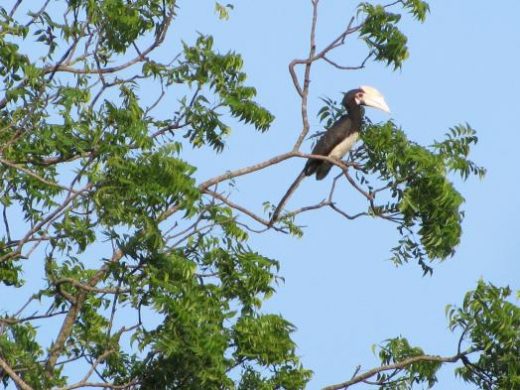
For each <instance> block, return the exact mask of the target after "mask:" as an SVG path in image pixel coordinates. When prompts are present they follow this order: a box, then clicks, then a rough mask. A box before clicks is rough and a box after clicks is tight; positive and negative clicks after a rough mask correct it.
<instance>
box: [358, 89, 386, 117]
mask: <svg viewBox="0 0 520 390" xmlns="http://www.w3.org/2000/svg"><path fill="white" fill-rule="evenodd" d="M359 89H360V90H361V91H362V92H361V96H360V97H359V98H357V97H356V101H357V103H358V104H362V105H364V106H368V107H374V108H377V109H379V110H381V111H384V112H387V113H390V108H389V107H388V105H387V104H386V102H385V98H384V96H383V94H382V93H381V92H379V91H378V90H377V89H375V88H374V87H369V86H367V85H363V86H361V87H359Z"/></svg>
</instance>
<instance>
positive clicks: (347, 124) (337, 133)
mask: <svg viewBox="0 0 520 390" xmlns="http://www.w3.org/2000/svg"><path fill="white" fill-rule="evenodd" d="M353 131H355V129H353V126H352V120H351V119H350V118H349V116H348V115H343V116H342V117H341V118H339V119H338V120H337V121H336V122H334V124H333V125H332V126H331V127H330V128H329V129H328V130H327V131H326V132H325V134H323V135H322V136H321V138H320V139H319V140H318V142H317V143H316V145H315V146H314V148H313V149H312V154H318V155H320V156H328V155H329V154H330V153H331V152H332V150H333V149H334V148H335V147H336V146H337V145H338V144H339V143H340V142H341V141H343V140H344V139H345V138H346V137H348V136H349V135H350V133H351V132H353ZM322 165H324V167H323V169H322V172H321V173H320V175H319V176H320V177H319V178H318V180H321V179H322V178H324V177H325V176H326V175H327V173H328V171H329V170H330V167H331V165H330V163H328V162H326V161H323V160H314V159H310V160H308V161H307V164H305V168H304V172H305V174H306V175H307V176H310V175H312V174H314V173H315V172H316V170H317V169H318V167H320V166H322Z"/></svg>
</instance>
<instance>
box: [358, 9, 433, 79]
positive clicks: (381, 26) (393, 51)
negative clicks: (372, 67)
mask: <svg viewBox="0 0 520 390" xmlns="http://www.w3.org/2000/svg"><path fill="white" fill-rule="evenodd" d="M397 3H401V4H400V5H401V6H402V7H403V8H404V9H405V10H407V12H409V13H410V14H412V15H413V16H414V18H416V19H417V20H419V21H421V22H424V20H425V19H426V14H427V13H428V11H429V9H430V8H429V5H428V3H426V2H424V1H421V0H403V1H396V2H395V3H393V4H392V5H394V4H397ZM387 8H388V6H383V5H379V4H377V5H373V4H370V3H366V2H363V3H360V4H359V6H358V14H362V15H363V16H364V21H363V24H362V25H361V31H360V37H361V38H362V39H363V40H364V42H365V43H366V45H367V46H368V48H369V50H370V51H371V52H372V53H373V54H375V59H376V61H382V62H386V64H387V65H392V66H393V67H394V69H397V68H401V66H402V65H403V62H404V61H405V60H406V59H407V58H408V56H409V52H408V47H407V46H406V43H407V38H406V36H405V35H404V34H403V33H402V32H401V31H400V30H399V28H398V27H397V24H398V23H399V21H400V20H401V14H397V13H392V12H389V11H388V10H387Z"/></svg>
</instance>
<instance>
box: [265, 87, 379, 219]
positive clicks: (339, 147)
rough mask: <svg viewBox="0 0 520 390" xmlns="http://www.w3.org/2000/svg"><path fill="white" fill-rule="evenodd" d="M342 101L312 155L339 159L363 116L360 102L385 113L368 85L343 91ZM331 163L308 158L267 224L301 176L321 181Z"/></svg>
mask: <svg viewBox="0 0 520 390" xmlns="http://www.w3.org/2000/svg"><path fill="white" fill-rule="evenodd" d="M342 104H343V106H344V107H345V109H346V111H347V113H346V114H345V115H342V116H341V117H340V118H339V119H338V120H337V121H336V122H334V124H333V125H332V126H331V127H330V128H329V129H327V131H326V132H325V134H323V135H322V136H321V138H320V139H319V140H318V142H317V143H316V145H315V146H314V148H313V149H312V154H314V155H320V156H328V157H330V158H334V159H338V160H340V159H342V158H343V156H345V155H346V154H347V153H348V152H349V151H350V149H351V148H352V146H353V145H354V143H355V142H356V140H357V139H358V137H359V132H360V131H361V126H362V122H363V116H364V109H363V107H362V105H366V106H371V107H375V108H379V109H381V110H383V111H386V112H389V109H388V106H387V105H386V103H385V101H384V98H383V96H382V95H381V94H380V93H379V92H378V91H377V90H376V89H375V88H372V87H366V86H364V87H360V88H357V89H353V90H351V91H349V92H347V93H345V95H344V97H343V101H342ZM332 165H333V164H332V163H331V162H329V161H325V160H319V159H309V160H308V161H307V163H306V164H305V167H304V168H303V170H302V171H301V173H300V174H299V175H298V177H297V178H296V180H295V181H294V182H293V183H292V184H291V186H290V187H289V189H288V190H287V192H286V193H285V195H284V196H283V198H282V199H281V200H280V203H279V204H278V206H277V208H276V210H275V211H274V213H273V215H272V217H271V220H270V225H269V226H271V225H272V224H273V223H274V222H276V221H277V220H278V217H279V215H280V212H281V211H282V209H283V207H284V206H285V203H286V202H287V200H288V199H289V197H290V196H291V195H292V193H293V192H294V191H295V190H296V188H297V187H298V186H299V184H300V183H301V181H302V180H303V179H304V178H305V177H307V176H311V175H313V174H316V179H317V180H322V179H323V178H325V177H326V176H327V174H328V173H329V171H330V170H331V168H332Z"/></svg>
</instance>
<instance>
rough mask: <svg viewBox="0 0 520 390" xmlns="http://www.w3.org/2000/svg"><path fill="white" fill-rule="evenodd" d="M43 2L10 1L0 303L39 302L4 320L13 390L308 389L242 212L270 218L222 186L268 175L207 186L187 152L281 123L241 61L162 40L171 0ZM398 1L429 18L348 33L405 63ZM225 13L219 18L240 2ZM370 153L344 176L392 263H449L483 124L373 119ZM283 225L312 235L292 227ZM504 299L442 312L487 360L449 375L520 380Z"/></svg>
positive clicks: (414, 379) (371, 18)
mask: <svg viewBox="0 0 520 390" xmlns="http://www.w3.org/2000/svg"><path fill="white" fill-rule="evenodd" d="M40 3H41V4H34V2H14V4H13V5H11V7H10V9H8V8H7V6H5V5H4V4H2V5H1V6H0V78H1V83H0V85H1V88H0V93H1V96H0V184H1V188H2V192H1V194H0V203H1V205H2V214H3V215H2V222H3V225H2V233H1V237H0V288H1V291H0V293H1V294H2V296H4V297H5V296H15V295H16V296H19V295H23V294H27V291H29V295H28V296H27V302H26V303H25V304H23V305H21V307H18V308H12V307H9V303H10V302H7V301H6V303H5V308H4V307H2V313H0V363H1V366H2V370H0V379H1V380H2V383H3V384H4V386H18V387H20V388H28V387H30V388H34V389H47V388H55V387H63V388H81V387H107V388H127V389H130V388H159V389H202V388H204V389H221V388H238V389H244V390H245V389H251V390H253V389H266V390H267V389H301V388H304V387H305V385H306V384H307V382H308V381H309V380H310V377H311V371H309V370H307V369H305V368H304V367H303V366H302V364H301V362H300V359H299V357H298V356H297V354H296V345H295V343H294V341H293V340H292V334H293V332H294V331H295V329H296V327H295V326H294V325H293V324H291V323H290V322H289V321H288V320H287V319H285V318H283V317H282V316H281V315H278V314H270V313H266V312H265V311H264V310H263V307H262V304H263V302H264V301H265V300H266V299H268V298H269V297H270V296H272V295H273V294H274V293H275V292H276V286H277V284H278V283H279V282H281V281H283V279H282V278H281V277H280V276H279V275H278V272H279V267H280V265H279V262H278V261H277V260H275V259H271V258H269V257H266V256H264V255H262V254H261V253H259V252H258V251H257V250H255V249H254V248H253V247H252V244H253V240H251V237H250V235H251V233H256V232H258V230H255V229H252V228H250V227H249V226H248V225H247V224H245V223H243V221H242V220H241V219H240V218H239V214H240V215H242V214H243V215H247V216H250V217H251V216H252V218H253V219H255V220H256V222H259V223H260V224H264V225H265V226H268V223H267V221H264V220H263V219H262V218H261V217H258V216H256V215H254V214H253V213H252V212H251V211H249V210H247V209H245V208H242V207H240V206H237V205H236V204H234V203H233V202H231V201H229V200H228V198H227V196H226V194H223V193H221V192H218V191H219V189H218V188H217V185H218V184H219V183H221V182H222V181H226V180H229V179H233V178H234V177H237V176H240V175H243V174H246V173H249V172H253V171H254V170H257V169H256V168H255V167H253V168H254V169H251V170H250V171H248V172H246V171H243V172H242V171H240V170H238V171H235V172H234V173H233V174H231V173H229V172H228V173H226V174H224V175H222V176H221V177H220V178H221V179H222V180H214V181H213V182H212V181H211V180H209V181H207V182H204V183H202V184H198V183H197V179H198V177H197V176H196V174H197V165H196V164H195V163H193V162H192V161H190V156H191V154H190V153H189V152H188V150H196V149H199V148H204V151H205V153H208V154H211V156H212V158H215V157H216V154H217V153H222V152H224V151H225V147H226V142H227V140H228V136H229V135H230V133H231V129H232V128H233V127H237V128H240V129H247V128H253V129H254V130H256V131H259V132H262V133H263V132H266V131H268V130H269V128H270V126H271V124H272V122H273V120H274V117H273V115H272V114H271V113H270V112H269V111H268V110H267V109H266V108H264V107H262V106H261V105H260V104H258V103H257V102H256V101H255V97H256V94H257V91H256V89H255V88H254V87H253V86H250V85H248V83H247V76H246V74H245V72H244V71H243V65H244V64H243V60H242V58H241V56H240V55H239V54H237V53H235V52H233V51H228V52H224V53H222V52H220V51H218V50H216V49H215V46H216V45H215V43H214V39H213V37H212V36H209V35H204V34H200V33H199V34H198V35H197V37H196V39H194V40H193V41H182V40H181V38H180V37H178V36H175V34H170V33H169V31H171V30H170V26H171V25H172V22H173V21H174V20H175V18H176V16H177V13H178V12H180V11H181V10H180V9H179V7H178V5H177V2H176V1H175V0H135V1H124V0H102V1H92V0H88V1H80V0H63V1H55V2H49V1H42V2H40ZM313 4H314V5H316V4H317V2H313ZM396 5H400V6H401V8H402V9H403V10H404V11H405V12H407V13H409V14H411V15H412V17H414V18H416V19H417V20H419V21H423V20H424V19H425V17H426V14H427V12H428V10H429V9H428V5H427V4H426V3H425V2H423V1H420V0H402V1H397V2H394V3H392V4H389V5H387V6H382V5H372V4H369V3H361V4H360V5H359V8H358V9H359V12H360V14H362V15H363V18H362V22H361V24H360V25H359V26H358V27H357V28H352V29H351V30H348V31H347V33H348V34H351V33H354V32H357V33H359V36H360V38H361V39H362V40H364V42H365V43H366V44H367V46H368V50H369V51H370V52H371V53H373V54H374V55H375V60H376V61H383V62H386V63H387V64H388V65H392V66H393V67H394V68H400V67H401V66H402V63H403V61H404V60H405V59H406V58H407V57H408V49H407V46H406V36H405V35H404V34H403V33H402V32H401V31H400V30H399V28H398V23H399V21H400V19H401V15H399V14H396V13H391V12H389V8H390V7H394V6H396ZM19 7H20V8H19ZM24 7H25V8H24ZM31 7H34V8H31ZM214 9H215V13H216V17H218V18H219V19H222V20H226V19H228V18H229V17H230V11H231V10H233V5H232V4H225V5H224V4H221V3H220V2H215V8H214ZM58 15H59V17H57V16H58ZM347 33H345V35H343V41H344V40H345V38H346V36H347V35H348V34H347ZM175 38H177V40H175ZM341 44H343V42H342V41H341V37H340V39H339V40H337V41H336V42H335V43H334V44H333V45H331V46H330V48H336V47H339V46H340V45H341ZM161 46H167V50H165V51H166V52H167V53H166V54H165V53H164V52H165V51H163V52H162V53H160V52H159V53H158V49H159V48H160V47H161ZM311 47H312V49H311V50H314V47H313V46H312V45H311ZM325 55H326V53H322V54H321V55H316V56H315V57H312V61H314V60H321V59H327V58H326V56H325ZM167 56H170V57H169V58H165V57H167ZM328 61H329V62H330V60H328ZM300 64H302V62H301V61H300ZM305 64H306V66H307V65H308V66H309V67H308V69H310V65H309V64H308V63H305ZM303 85H304V88H303V89H302V88H301V87H300V91H299V92H301V97H302V101H304V102H306V101H307V99H306V97H307V96H306V95H305V98H304V92H303V91H306V90H305V88H306V86H307V87H308V85H309V80H306V82H304V83H303ZM307 92H308V91H307ZM307 92H305V93H307ZM305 104H306V103H305ZM335 106H336V105H335V104H334V103H333V102H332V101H326V107H325V108H324V109H323V110H322V111H321V112H320V116H321V118H322V120H324V121H331V120H333V119H334V118H335V117H337V115H340V114H341V110H338V109H337V108H336V107H335ZM302 107H303V106H302ZM303 108H305V109H304V110H302V112H303V113H305V114H304V115H306V107H303ZM165 113H166V114H165ZM363 141H364V144H363V146H362V147H360V148H359V149H358V150H357V151H356V152H355V153H353V155H352V156H353V159H354V161H355V163H353V164H351V167H352V169H356V170H357V178H358V180H359V183H360V184H361V185H364V186H366V188H368V197H367V198H368V201H369V202H368V203H369V208H368V212H367V213H366V214H369V215H371V216H378V217H383V218H386V219H389V220H391V221H394V222H397V224H398V225H397V226H398V229H399V231H400V232H401V234H402V240H401V242H400V245H399V246H398V247H396V248H395V249H394V255H395V257H394V259H395V261H396V262H398V263H400V262H404V261H408V260H409V259H411V258H413V259H416V260H418V262H419V263H420V264H421V265H422V266H423V269H424V270H425V271H428V270H429V269H430V268H429V266H428V265H426V263H425V261H426V259H444V258H446V257H447V256H450V255H451V254H452V253H453V250H454V247H455V246H456V245H457V243H458V242H459V240H460V232H461V229H460V223H461V220H462V215H463V214H462V211H461V210H460V207H461V204H462V202H463V198H462V196H461V195H460V194H459V193H458V191H457V190H456V189H455V188H454V186H453V184H452V183H451V181H450V180H449V175H450V174H453V173H455V174H460V176H461V177H462V178H463V179H466V178H468V177H469V176H470V175H474V174H477V175H480V176H482V175H483V174H484V170H483V169H482V168H480V167H478V166H477V165H476V164H474V163H473V162H471V161H470V160H469V159H468V155H469V151H470V147H471V146H473V145H474V144H475V143H476V142H477V138H476V136H475V133H474V131H473V130H472V129H471V128H470V127H469V126H467V125H465V126H456V127H454V128H453V129H452V130H451V131H450V133H449V134H448V135H447V136H446V138H445V139H444V140H442V141H438V142H435V143H434V144H433V145H432V146H431V147H423V146H420V145H417V144H416V143H414V142H412V141H410V140H408V138H407V137H406V136H405V134H404V132H403V131H402V130H401V129H399V128H398V127H397V126H396V125H395V124H394V123H392V122H388V123H384V124H377V125H376V124H371V123H369V124H367V126H366V128H365V130H364V133H363ZM300 157H301V156H300ZM351 162H352V161H351ZM260 165H261V164H260ZM269 165H272V163H269V164H265V165H264V167H267V166H269ZM372 180H377V181H378V182H379V183H381V186H382V187H381V189H378V188H376V187H375V186H373V185H372V184H371V181H372ZM208 183H210V184H208ZM220 191H221V190H220ZM376 195H377V200H378V201H379V200H380V199H381V200H382V201H383V203H381V204H376V203H375V197H376ZM267 208H268V206H267V207H266V209H267ZM284 228H287V229H288V230H289V232H290V233H292V234H295V235H298V236H302V235H303V230H302V229H301V228H300V227H299V226H297V225H296V218H295V215H289V216H288V217H287V218H286V220H285V225H284ZM278 230H283V229H278ZM416 236H418V237H419V239H418V240H416V238H415V237H416ZM28 271H30V274H29V272H28ZM27 274H29V275H30V276H31V279H32V280H31V283H30V284H29V283H27V282H26V281H25V280H24V279H23V276H24V275H27ZM35 275H37V276H35ZM35 281H41V284H38V283H37V282H35ZM508 295H509V290H507V289H496V288H494V287H492V286H486V285H483V284H482V285H479V287H478V288H477V290H476V291H475V292H472V293H470V294H469V295H468V297H467V299H466V301H465V303H464V305H463V307H462V308H461V309H450V321H451V322H450V323H451V326H452V328H453V329H457V328H461V329H462V334H463V336H467V338H468V341H469V342H470V343H471V347H470V348H471V351H472V352H478V353H479V357H478V360H477V361H476V362H474V363H471V364H469V363H467V361H464V363H465V365H464V367H462V368H460V370H459V371H458V372H459V374H460V375H461V376H462V377H463V378H464V379H465V380H467V381H469V382H472V383H475V384H478V385H480V386H483V387H484V388H494V386H505V387H507V386H513V387H514V386H516V385H518V375H517V374H518V372H520V370H518V367H517V366H518V359H515V357H517V356H519V353H518V352H519V351H518V345H519V343H518V328H519V319H518V317H519V314H518V308H517V307H516V306H513V305H512V304H510V303H508V302H506V301H505V299H506V298H507V297H508ZM44 329H45V332H46V333H44V332H43V330H44ZM49 329H50V330H49ZM49 332H53V333H52V336H51V338H52V340H51V341H49V337H48V336H49ZM43 336H46V337H43ZM421 354H423V351H422V350H421V349H420V348H418V347H412V346H410V345H409V343H408V342H407V341H406V340H405V339H403V338H396V339H391V340H388V341H387V343H386V344H385V345H384V346H383V347H381V349H380V351H379V356H380V358H381V363H382V364H383V365H388V364H393V363H398V362H402V361H403V359H404V360H406V359H408V358H414V357H417V356H420V355H421ZM85 367H87V368H86V369H85ZM438 367H439V363H438V362H432V361H430V362H422V363H420V364H419V363H417V364H415V363H414V364H412V365H410V366H407V368H406V369H407V371H406V375H404V376H403V377H402V380H401V384H406V385H412V384H413V383H427V384H428V385H431V384H433V383H434V382H435V380H436V378H435V372H436V370H437V368H438ZM474 367H479V370H481V371H478V372H479V373H480V372H485V373H486V375H488V376H486V377H483V376H482V375H481V374H479V373H476V372H475V371H474V369H473V368H474ZM7 368H9V369H7ZM79 371H83V372H81V374H80V375H77V372H79ZM508 372H511V373H514V375H511V376H508V375H506V373H508ZM384 375H386V374H381V376H379V378H378V380H380V381H383V382H385V381H388V380H390V381H391V377H389V376H384ZM486 386H489V387H486Z"/></svg>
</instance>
